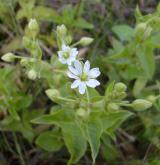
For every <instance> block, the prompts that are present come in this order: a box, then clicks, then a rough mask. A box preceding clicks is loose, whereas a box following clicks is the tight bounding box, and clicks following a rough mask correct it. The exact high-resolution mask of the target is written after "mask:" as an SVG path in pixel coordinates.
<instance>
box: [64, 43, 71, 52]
mask: <svg viewBox="0 0 160 165" xmlns="http://www.w3.org/2000/svg"><path fill="white" fill-rule="evenodd" d="M69 50H70V47H69V46H66V45H65V44H63V45H62V51H69Z"/></svg>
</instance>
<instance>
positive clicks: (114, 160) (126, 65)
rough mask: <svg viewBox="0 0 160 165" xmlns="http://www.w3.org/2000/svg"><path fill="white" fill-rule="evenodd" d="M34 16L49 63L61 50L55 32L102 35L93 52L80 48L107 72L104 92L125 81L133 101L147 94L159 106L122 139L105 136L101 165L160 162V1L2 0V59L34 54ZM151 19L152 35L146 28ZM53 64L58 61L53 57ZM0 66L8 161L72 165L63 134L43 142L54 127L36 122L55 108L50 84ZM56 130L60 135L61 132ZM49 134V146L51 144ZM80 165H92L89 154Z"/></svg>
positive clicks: (0, 111) (130, 124)
mask: <svg viewBox="0 0 160 165" xmlns="http://www.w3.org/2000/svg"><path fill="white" fill-rule="evenodd" d="M31 18H36V19H37V20H38V22H39V23H40V34H39V39H40V46H41V49H42V50H43V59H44V60H49V59H50V58H51V56H54V55H55V54H56V51H57V45H56V35H55V32H54V30H53V29H56V26H57V25H59V24H65V25H66V27H67V28H68V29H69V33H70V35H72V37H73V38H74V40H75V41H78V40H79V39H80V38H81V36H90V37H92V38H94V42H93V44H92V45H91V46H90V47H85V48H82V49H80V56H81V57H83V58H86V59H90V60H91V63H92V65H93V66H98V67H99V68H100V70H101V72H102V75H101V78H100V79H101V80H100V81H101V82H102V86H101V87H100V88H98V90H99V92H100V93H101V94H102V95H103V94H104V91H105V88H106V86H107V84H108V83H109V82H111V81H113V80H115V81H116V82H118V81H122V82H124V83H125V84H126V85H127V86H128V89H129V90H128V99H129V100H132V99H134V98H141V97H142V98H147V99H148V100H151V101H152V102H153V103H154V106H153V107H152V108H150V109H149V110H147V111H142V112H141V113H139V114H138V115H135V116H133V117H131V118H129V120H126V121H125V122H124V123H123V124H122V125H121V127H120V128H118V129H116V131H115V134H116V138H115V139H114V140H113V139H111V138H110V137H109V136H103V138H102V139H101V143H102V145H101V149H100V152H99V155H98V158H97V161H96V164H97V165H98V164H108V165H123V164H124V165H135V164H137V165H138V164H139V165H141V164H143V165H144V164H146V165H159V164H160V127H159V126H160V120H159V118H160V101H159V100H157V101H156V102H155V100H154V99H155V97H156V96H158V95H159V90H160V82H159V74H160V68H159V64H160V62H159V60H160V55H159V48H160V21H159V18H160V6H159V5H158V1H156V0H133V1H130V0H0V54H1V55H3V54H4V53H7V52H14V53H16V54H18V55H24V56H27V55H28V51H27V50H25V49H24V48H23V45H22V36H23V35H24V34H25V30H26V25H27V23H28V21H29V20H30V19H31ZM157 18H158V20H156V21H155V19H157ZM147 21H148V22H149V23H148V24H147V27H145V31H144V29H143V28H142V29H141V27H138V25H139V24H140V23H146V22H147ZM137 29H138V30H137ZM140 30H142V31H140ZM52 60H53V62H54V58H53V57H52ZM0 67H1V68H0V119H1V121H0V129H1V133H0V137H1V141H0V150H1V152H0V163H2V164H19V158H21V156H23V157H24V158H25V160H26V161H27V162H28V164H54V165H56V164H57V165H59V164H66V161H67V159H68V157H69V155H68V154H67V151H66V148H64V147H63V148H62V149H61V150H60V151H58V152H57V150H58V149H59V148H60V147H61V143H59V142H58V141H56V140H57V139H56V138H55V137H52V136H51V135H50V134H49V133H48V132H45V133H43V134H41V136H39V137H38V139H36V137H37V136H38V135H39V134H40V133H41V132H43V131H45V130H48V129H50V127H49V126H41V125H40V126H33V125H31V123H30V120H32V119H33V118H35V117H38V116H39V115H41V114H43V113H44V112H47V111H49V109H50V107H51V106H52V105H51V102H50V100H49V99H48V98H46V96H45V93H44V89H46V83H45V82H44V83H42V82H41V81H35V82H33V81H31V80H29V79H27V78H26V77H25V76H24V70H23V69H20V66H19V64H18V63H16V62H15V63H13V64H12V65H9V64H6V63H4V62H2V61H0ZM55 77H56V78H50V79H49V80H47V81H48V82H51V81H53V80H54V83H55V84H59V83H60V82H61V81H62V78H61V77H58V75H55ZM63 81H64V82H63V83H65V82H66V80H65V79H63ZM49 84H51V83H49ZM37 98H38V99H37ZM55 107H56V106H55ZM7 110H8V111H7ZM8 113H9V114H10V115H8ZM19 115H20V116H21V120H20V118H19ZM53 131H55V132H56V133H55V134H56V135H57V137H58V136H59V132H58V130H53ZM15 133H16V136H15ZM49 136H51V137H50V138H49V139H48V141H46V143H45V144H44V143H43V142H44V140H43V139H46V137H49ZM35 139H36V140H35ZM41 141H42V143H41ZM54 141H56V142H57V143H55V144H54ZM17 142H18V143H17ZM52 143H53V144H52ZM36 144H38V145H43V146H39V147H37V146H36ZM51 144H52V145H53V146H54V148H52V147H50V148H49V151H50V152H48V151H46V150H45V147H46V148H47V149H48V147H49V146H50V145H51ZM41 148H43V149H41ZM79 164H86V165H90V164H92V161H91V158H90V156H89V154H87V153H86V155H85V156H84V157H83V158H82V160H81V161H80V162H79Z"/></svg>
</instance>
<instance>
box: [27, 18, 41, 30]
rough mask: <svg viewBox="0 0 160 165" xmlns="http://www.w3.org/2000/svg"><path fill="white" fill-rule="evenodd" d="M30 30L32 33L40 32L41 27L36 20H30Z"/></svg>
mask: <svg viewBox="0 0 160 165" xmlns="http://www.w3.org/2000/svg"><path fill="white" fill-rule="evenodd" d="M28 28H29V30H31V31H36V32H38V31H39V25H38V23H37V21H36V19H30V21H29V24H28Z"/></svg>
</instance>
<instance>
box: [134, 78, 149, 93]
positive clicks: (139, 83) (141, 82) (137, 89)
mask: <svg viewBox="0 0 160 165" xmlns="http://www.w3.org/2000/svg"><path fill="white" fill-rule="evenodd" d="M146 83H147V79H145V78H138V79H137V80H136V82H135V84H134V87H133V95H134V96H138V95H140V94H141V91H142V90H143V88H144V87H145V85H146Z"/></svg>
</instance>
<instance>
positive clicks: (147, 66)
mask: <svg viewBox="0 0 160 165" xmlns="http://www.w3.org/2000/svg"><path fill="white" fill-rule="evenodd" d="M136 55H137V57H138V58H139V62H140V64H141V66H142V68H143V70H144V73H145V74H146V76H147V78H148V79H151V78H152V76H153V74H154V71H155V59H154V54H153V48H152V46H151V45H150V43H146V44H145V45H143V46H138V47H137V49H136Z"/></svg>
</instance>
